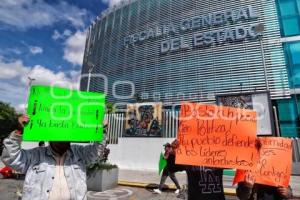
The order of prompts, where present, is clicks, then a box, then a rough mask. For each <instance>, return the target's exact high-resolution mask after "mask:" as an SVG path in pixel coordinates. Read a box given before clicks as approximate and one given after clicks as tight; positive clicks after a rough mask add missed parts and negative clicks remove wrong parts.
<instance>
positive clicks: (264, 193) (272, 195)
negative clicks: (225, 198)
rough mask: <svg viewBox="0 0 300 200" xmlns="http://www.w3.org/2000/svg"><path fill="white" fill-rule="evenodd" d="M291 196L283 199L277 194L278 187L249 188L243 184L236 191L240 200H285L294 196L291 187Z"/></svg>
mask: <svg viewBox="0 0 300 200" xmlns="http://www.w3.org/2000/svg"><path fill="white" fill-rule="evenodd" d="M289 190H290V192H289V196H288V198H283V197H281V195H280V194H279V193H278V192H277V188H276V187H272V186H268V185H261V184H254V186H253V188H252V189H251V188H248V187H246V186H245V185H244V183H243V182H241V183H239V184H238V187H237V189H236V194H237V196H238V198H239V199H240V200H285V199H289V198H291V196H292V190H291V188H290V187H289Z"/></svg>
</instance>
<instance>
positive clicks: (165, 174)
mask: <svg viewBox="0 0 300 200" xmlns="http://www.w3.org/2000/svg"><path fill="white" fill-rule="evenodd" d="M168 176H169V177H170V178H171V180H172V181H173V182H174V183H175V185H176V188H177V189H180V185H179V183H178V180H177V178H176V176H175V172H170V171H169V170H168V168H165V169H164V170H163V173H162V175H161V179H160V184H159V189H160V190H162V187H163V185H164V184H165V182H166V180H167V178H168Z"/></svg>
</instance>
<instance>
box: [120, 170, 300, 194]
mask: <svg viewBox="0 0 300 200" xmlns="http://www.w3.org/2000/svg"><path fill="white" fill-rule="evenodd" d="M176 177H177V179H178V181H179V183H180V185H185V184H186V181H187V179H186V174H185V173H184V172H180V173H176ZM232 179H233V176H226V175H224V176H223V184H224V188H226V189H229V191H234V190H235V187H234V186H232ZM119 180H126V181H129V182H140V183H159V181H160V176H158V174H157V172H153V171H134V170H120V171H119ZM166 184H169V185H173V183H172V181H171V180H170V179H169V178H168V179H167V182H166ZM290 185H291V187H292V189H293V194H294V195H295V196H297V197H300V176H291V181H290ZM226 189H225V192H226Z"/></svg>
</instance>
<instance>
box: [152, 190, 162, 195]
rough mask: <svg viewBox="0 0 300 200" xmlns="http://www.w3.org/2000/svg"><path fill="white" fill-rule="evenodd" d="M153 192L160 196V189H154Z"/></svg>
mask: <svg viewBox="0 0 300 200" xmlns="http://www.w3.org/2000/svg"><path fill="white" fill-rule="evenodd" d="M153 192H154V193H156V194H161V191H160V189H154V190H153Z"/></svg>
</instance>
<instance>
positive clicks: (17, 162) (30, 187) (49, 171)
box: [2, 115, 106, 200]
mask: <svg viewBox="0 0 300 200" xmlns="http://www.w3.org/2000/svg"><path fill="white" fill-rule="evenodd" d="M28 122H29V117H28V116H26V115H23V116H21V117H20V118H19V127H18V128H17V130H16V131H14V132H12V133H11V134H10V136H9V137H8V138H6V139H5V140H4V149H3V154H2V161H3V162H4V163H5V164H6V165H7V166H10V167H12V168H13V169H14V170H16V171H18V172H21V173H24V174H26V178H25V182H24V187H23V197H22V199H23V200H27V199H30V200H44V199H50V200H54V199H55V200H57V199H59V200H70V199H74V200H82V199H86V192H87V186H86V165H88V164H90V163H92V162H94V161H95V160H97V159H99V158H100V159H101V158H102V157H103V152H104V148H105V145H106V141H105V139H104V140H103V142H102V143H99V142H95V143H93V144H88V145H86V146H82V145H70V142H67V141H64V142H49V143H50V145H49V146H47V147H37V148H34V149H30V150H24V149H22V148H21V138H22V134H23V128H24V124H26V123H28ZM40 134H43V133H40ZM104 138H105V137H104Z"/></svg>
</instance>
